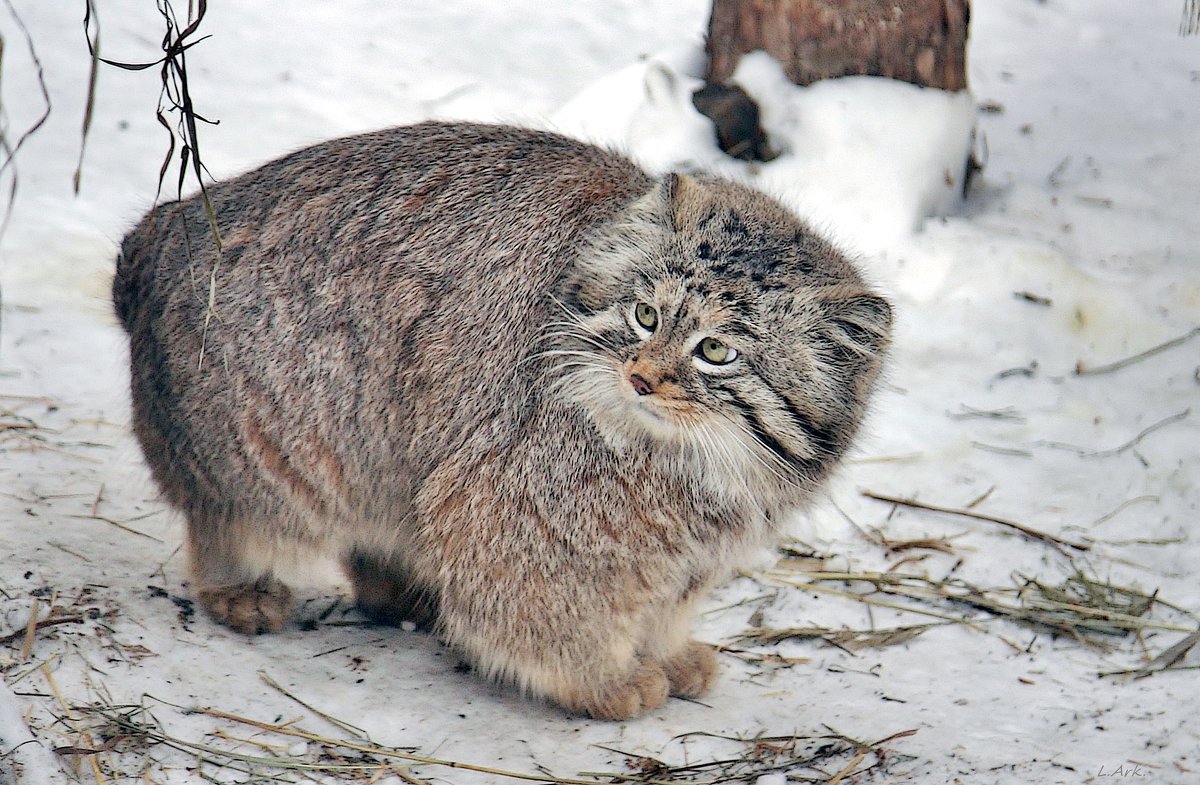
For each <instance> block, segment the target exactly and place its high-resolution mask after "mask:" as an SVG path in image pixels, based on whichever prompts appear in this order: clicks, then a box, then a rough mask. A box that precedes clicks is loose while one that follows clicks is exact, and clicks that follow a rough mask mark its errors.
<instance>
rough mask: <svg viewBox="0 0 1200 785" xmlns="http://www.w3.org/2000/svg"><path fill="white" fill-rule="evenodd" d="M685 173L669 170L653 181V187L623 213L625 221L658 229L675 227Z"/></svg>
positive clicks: (672, 228)
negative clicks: (668, 172)
mask: <svg viewBox="0 0 1200 785" xmlns="http://www.w3.org/2000/svg"><path fill="white" fill-rule="evenodd" d="M687 179H689V178H688V177H687V176H686V175H681V174H676V173H675V172H671V173H670V174H668V175H666V176H664V177H663V178H662V179H660V180H658V181H657V182H655V183H654V187H653V188H651V189H650V190H649V192H647V193H646V194H645V195H643V196H641V197H640V198H638V199H637V200H636V201H634V203H633V204H631V205H630V206H629V208H628V209H627V210H626V212H625V214H624V218H625V219H626V220H627V221H633V222H636V223H639V224H644V225H648V226H654V227H657V228H658V229H660V230H664V231H671V230H674V229H675V224H676V221H675V208H676V205H677V203H678V200H679V196H680V193H681V191H682V190H683V189H684V188H685V187H686V185H685V183H684V181H685V180H687Z"/></svg>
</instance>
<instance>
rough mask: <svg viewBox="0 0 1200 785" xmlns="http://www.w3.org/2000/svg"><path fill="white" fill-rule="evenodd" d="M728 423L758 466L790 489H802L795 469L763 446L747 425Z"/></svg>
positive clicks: (731, 421) (727, 421)
mask: <svg viewBox="0 0 1200 785" xmlns="http://www.w3.org/2000/svg"><path fill="white" fill-rule="evenodd" d="M725 422H726V423H728V424H729V425H732V426H733V428H734V429H735V430H736V431H737V433H738V435H739V436H740V437H741V438H740V439H739V441H741V442H742V443H743V444H746V445H747V450H746V453H747V454H748V455H750V456H751V457H752V458H753V459H754V460H755V461H756V462H757V463H758V465H759V466H760V467H761V468H763V469H765V470H766V471H767V472H769V473H770V474H771V475H772V476H774V477H775V479H777V480H778V481H779V482H780V483H781V484H783V485H784V486H786V487H788V488H792V489H798V488H799V487H800V482H799V478H797V477H796V476H795V474H796V470H795V468H794V467H793V466H792V465H791V464H789V463H787V462H786V461H784V460H783V459H782V458H780V457H779V456H778V455H776V454H775V452H774V451H773V450H771V449H770V448H768V447H767V446H766V445H765V444H763V441H762V439H760V438H759V437H758V436H757V435H755V433H754V432H753V431H751V430H750V428H749V427H747V426H746V425H745V423H741V422H738V421H736V420H726V421H725ZM768 459H769V460H768Z"/></svg>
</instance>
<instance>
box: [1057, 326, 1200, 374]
mask: <svg viewBox="0 0 1200 785" xmlns="http://www.w3.org/2000/svg"><path fill="white" fill-rule="evenodd" d="M1197 335H1200V327H1193V328H1192V329H1190V330H1188V331H1187V332H1186V333H1184V334H1183V335H1181V336H1179V337H1178V338H1172V339H1171V340H1169V341H1165V342H1163V343H1160V344H1158V345H1157V346H1152V347H1151V348H1149V349H1147V350H1146V351H1144V352H1139V353H1137V354H1135V355H1133V356H1131V357H1126V358H1125V359H1123V360H1117V361H1116V362H1112V363H1109V364H1107V365H1097V366H1096V367H1094V368H1088V367H1087V366H1086V365H1084V363H1083V360H1080V361H1079V362H1077V363H1075V375H1076V376H1098V375H1100V374H1102V373H1112V372H1113V371H1119V370H1121V369H1122V368H1128V367H1129V366H1130V365H1134V364H1135V363H1139V362H1141V361H1142V360H1145V359H1148V358H1150V357H1153V356H1154V355H1156V354H1161V353H1162V352H1165V351H1168V350H1170V349H1174V348H1175V347H1176V346H1181V345H1183V344H1185V343H1187V342H1188V341H1190V340H1191V339H1193V338H1195V337H1196V336H1197Z"/></svg>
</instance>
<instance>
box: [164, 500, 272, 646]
mask: <svg viewBox="0 0 1200 785" xmlns="http://www.w3.org/2000/svg"><path fill="white" fill-rule="evenodd" d="M255 528H264V529H269V528H270V527H266V526H262V527H254V526H253V525H252V524H249V523H243V522H242V521H237V520H229V519H227V518H223V517H222V518H217V519H210V518H207V517H205V516H203V515H201V514H196V513H193V514H191V515H190V516H189V520H188V537H187V551H188V564H189V568H190V573H191V580H192V587H193V591H194V592H195V594H196V598H197V600H199V602H200V605H201V606H202V607H203V608H204V609H205V610H206V611H207V612H208V613H209V614H210V615H211V616H212V617H213V618H214V619H216V620H217V621H219V622H221V623H222V624H225V625H227V626H229V627H231V628H233V629H234V630H237V631H238V632H242V633H246V634H247V635H258V634H261V633H264V632H277V631H279V630H280V629H282V628H283V625H284V624H285V623H286V622H287V619H288V615H289V610H290V608H291V599H292V592H291V590H290V589H289V588H288V587H287V586H286V585H284V584H283V583H282V582H281V581H279V580H278V579H276V578H275V577H274V574H273V572H272V569H271V568H272V564H273V563H274V558H275V557H276V555H277V554H278V551H279V550H280V546H279V544H278V543H277V542H274V541H267V540H266V539H265V538H264V537H262V536H260V535H258V534H256V532H255Z"/></svg>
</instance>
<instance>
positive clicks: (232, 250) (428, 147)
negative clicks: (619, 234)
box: [113, 122, 650, 328]
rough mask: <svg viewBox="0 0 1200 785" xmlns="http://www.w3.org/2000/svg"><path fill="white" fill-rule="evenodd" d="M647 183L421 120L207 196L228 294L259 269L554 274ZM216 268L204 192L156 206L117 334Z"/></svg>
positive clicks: (572, 154)
mask: <svg viewBox="0 0 1200 785" xmlns="http://www.w3.org/2000/svg"><path fill="white" fill-rule="evenodd" d="M649 184H650V179H649V178H648V177H647V176H646V175H645V174H644V173H643V172H642V171H641V170H639V169H638V168H637V167H636V166H634V165H633V164H632V163H630V162H629V161H628V160H627V159H625V158H623V157H621V156H618V155H615V154H612V153H609V152H607V151H604V150H601V149H600V148H597V147H595V146H592V145H588V144H584V143H582V142H578V141H576V140H572V139H569V138H567V137H563V136H561V135H558V134H552V133H547V132H541V131H534V130H530V129H521V128H515V127H510V126H494V125H484V124H472V123H441V122H427V123H420V124H417V125H412V126H402V127H397V128H389V129H385V130H381V131H375V132H370V133H365V134H360V135H357V136H351V137H346V138H341V139H335V140H331V141H327V142H323V143H321V144H318V145H314V146H312V147H308V148H304V149H302V150H299V151H296V152H294V153H291V154H290V155H287V156H284V157H282V158H280V159H277V160H275V161H272V162H270V163H267V164H265V165H263V166H261V167H260V168H258V169H256V170H253V171H251V172H248V173H246V174H243V175H241V176H239V177H236V178H233V179H231V180H228V181H225V182H221V183H218V184H215V185H211V186H209V188H208V190H207V196H208V200H209V203H210V204H211V207H212V216H211V218H213V219H215V222H216V227H217V229H218V231H219V234H220V238H221V253H220V267H221V268H223V269H222V270H221V271H220V272H221V277H222V280H223V281H224V282H225V283H226V284H227V285H229V284H232V285H234V286H236V285H238V284H239V283H246V284H248V285H257V284H259V283H260V282H259V281H258V280H257V279H256V278H255V277H254V274H255V273H256V272H258V271H261V270H262V269H263V268H269V269H270V270H271V272H272V273H273V274H274V275H275V276H276V277H290V278H294V279H295V280H296V281H297V282H303V283H304V284H310V283H312V278H313V276H319V277H331V276H343V275H346V274H347V273H348V272H350V271H352V270H353V269H354V268H356V267H358V268H364V271H366V272H368V273H370V272H381V273H391V274H395V273H397V272H412V273H426V274H430V275H439V276H442V277H454V278H456V279H458V280H462V281H465V280H469V279H471V278H472V277H480V275H473V273H478V274H481V275H482V276H486V277H487V278H488V279H489V280H490V279H491V275H492V274H494V272H495V270H494V269H487V265H486V264H485V265H480V264H476V263H475V262H486V261H487V260H490V259H496V258H500V257H504V258H505V260H506V262H507V266H506V269H508V270H510V271H511V270H514V269H515V267H516V263H518V262H522V261H526V260H533V257H536V260H537V261H538V262H539V263H540V262H546V263H551V264H552V263H553V262H554V261H556V260H555V259H554V258H548V255H547V253H546V251H547V250H551V249H554V248H562V247H564V246H566V245H567V244H569V242H570V241H571V240H572V239H573V238H574V237H575V236H576V235H577V234H578V233H579V232H580V231H582V230H585V229H586V227H588V226H590V225H593V224H595V223H597V222H599V221H602V220H604V219H605V218H607V217H609V216H611V215H612V214H613V213H615V212H616V211H617V210H619V209H620V207H621V206H622V205H623V204H625V203H627V202H628V201H629V200H631V199H633V198H635V197H636V196H638V195H640V194H641V193H644V192H645V190H646V189H647V188H648V187H649ZM531 252H532V253H531ZM216 259H217V253H216V240H215V233H214V231H213V227H212V224H211V221H210V216H209V213H208V209H207V206H206V205H205V202H204V198H203V195H201V194H197V195H195V196H193V197H191V198H190V199H187V200H184V201H182V202H170V203H166V204H162V205H159V206H158V207H156V208H155V209H154V210H152V211H151V212H150V213H149V214H148V215H147V216H146V217H145V218H144V219H143V220H142V221H141V222H140V223H139V224H138V226H137V227H135V228H134V229H133V230H132V231H131V232H130V233H129V234H128V235H127V236H126V237H125V239H124V242H123V243H122V247H121V253H120V254H119V256H118V260H117V271H116V278H115V279H114V284H113V293H114V300H115V303H116V306H117V310H118V314H119V315H120V316H121V319H122V321H123V322H124V323H125V324H126V327H127V328H128V327H130V322H131V320H132V317H133V314H132V309H133V308H134V307H136V305H137V303H138V302H139V297H145V296H153V295H154V293H155V292H154V291H153V290H154V287H153V284H154V283H155V282H157V281H163V282H165V283H167V284H168V285H173V284H176V283H178V281H179V279H182V278H184V277H186V278H190V279H194V278H195V277H196V275H197V273H198V272H201V273H205V272H211V268H212V265H213V264H214V263H215V262H216ZM397 267H399V268H400V269H399V270H397ZM520 272H521V273H523V274H527V273H535V274H536V272H537V271H536V270H521V271H520Z"/></svg>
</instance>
